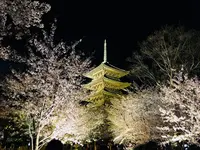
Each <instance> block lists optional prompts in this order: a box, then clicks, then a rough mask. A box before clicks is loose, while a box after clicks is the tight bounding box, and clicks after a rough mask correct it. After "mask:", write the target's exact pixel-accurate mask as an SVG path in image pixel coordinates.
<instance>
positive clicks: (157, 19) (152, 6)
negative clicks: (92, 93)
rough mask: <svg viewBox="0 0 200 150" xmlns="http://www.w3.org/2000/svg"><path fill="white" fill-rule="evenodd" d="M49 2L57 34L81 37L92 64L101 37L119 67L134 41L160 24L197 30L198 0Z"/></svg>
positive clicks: (100, 49) (100, 52)
mask: <svg viewBox="0 0 200 150" xmlns="http://www.w3.org/2000/svg"><path fill="white" fill-rule="evenodd" d="M49 3H50V4H51V5H52V11H51V12H50V14H52V15H53V16H56V17H57V18H58V27H59V28H58V29H59V35H60V36H61V37H62V38H64V39H66V40H76V39H79V38H81V37H83V36H85V38H84V41H83V42H82V44H81V45H80V48H81V49H83V51H84V52H88V53H90V52H92V51H94V50H95V58H96V61H95V62H96V63H100V62H101V61H102V55H103V40H104V39H105V38H106V39H107V42H108V60H109V62H110V63H112V64H114V65H117V66H121V67H123V65H124V64H125V58H126V57H128V56H130V54H131V52H132V51H134V50H135V49H138V47H137V43H138V42H141V41H143V40H145V39H146V37H147V36H148V35H149V34H151V33H152V32H153V31H155V30H157V29H159V28H160V27H162V26H165V25H183V26H185V27H186V28H188V29H190V28H194V29H200V21H199V20H200V2H199V0H187V1H184V0H182V1H181V0H172V1H170V0H160V1H153V0H134V1H131V2H125V1H118V2H116V1H113V2H109V1H107V2H103V1H93V2H74V3H73V2H68V1H67V0H51V1H49ZM51 17H52V16H51ZM51 17H49V18H51Z"/></svg>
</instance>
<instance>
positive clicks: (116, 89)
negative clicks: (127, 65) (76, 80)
mask: <svg viewBox="0 0 200 150" xmlns="http://www.w3.org/2000/svg"><path fill="white" fill-rule="evenodd" d="M128 73H129V71H125V70H122V69H120V68H117V67H115V66H113V65H111V64H109V63H108V62H107V46H106V40H105V41H104V60H103V62H102V63H101V64H100V65H99V66H97V67H96V68H94V69H93V70H91V71H90V72H88V73H86V74H85V75H84V76H85V77H88V78H90V79H92V80H91V82H89V83H88V84H85V85H84V88H86V89H88V90H90V91H92V92H91V94H90V95H89V96H88V97H87V100H86V101H88V102H91V103H93V104H95V105H96V106H101V105H103V104H105V103H108V102H109V99H110V98H112V97H114V96H117V95H120V94H122V91H123V89H125V88H126V87H128V86H130V83H128V82H121V81H120V78H121V77H123V76H125V75H127V74H128Z"/></svg>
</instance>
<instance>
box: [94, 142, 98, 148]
mask: <svg viewBox="0 0 200 150" xmlns="http://www.w3.org/2000/svg"><path fill="white" fill-rule="evenodd" d="M94 150H97V144H96V141H94Z"/></svg>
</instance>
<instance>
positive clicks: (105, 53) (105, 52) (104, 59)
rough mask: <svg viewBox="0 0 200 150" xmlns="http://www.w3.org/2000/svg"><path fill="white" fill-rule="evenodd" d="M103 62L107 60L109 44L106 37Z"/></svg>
mask: <svg viewBox="0 0 200 150" xmlns="http://www.w3.org/2000/svg"><path fill="white" fill-rule="evenodd" d="M103 62H104V63H106V62H107V45H106V39H105V40H104V55H103Z"/></svg>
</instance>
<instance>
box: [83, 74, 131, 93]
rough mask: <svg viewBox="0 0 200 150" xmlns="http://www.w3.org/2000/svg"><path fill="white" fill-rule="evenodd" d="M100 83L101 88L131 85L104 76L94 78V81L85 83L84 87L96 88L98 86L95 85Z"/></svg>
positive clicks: (121, 87)
mask: <svg viewBox="0 0 200 150" xmlns="http://www.w3.org/2000/svg"><path fill="white" fill-rule="evenodd" d="M102 83H103V84H102ZM98 85H101V87H100V88H105V87H108V88H112V89H124V88H126V87H128V86H130V83H128V82H120V81H116V80H112V79H109V78H107V77H104V76H103V77H102V78H98V79H96V80H92V82H89V83H88V84H85V85H84V87H85V88H87V89H90V90H96V89H97V88H95V86H98Z"/></svg>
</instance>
